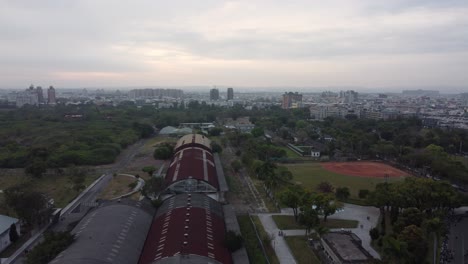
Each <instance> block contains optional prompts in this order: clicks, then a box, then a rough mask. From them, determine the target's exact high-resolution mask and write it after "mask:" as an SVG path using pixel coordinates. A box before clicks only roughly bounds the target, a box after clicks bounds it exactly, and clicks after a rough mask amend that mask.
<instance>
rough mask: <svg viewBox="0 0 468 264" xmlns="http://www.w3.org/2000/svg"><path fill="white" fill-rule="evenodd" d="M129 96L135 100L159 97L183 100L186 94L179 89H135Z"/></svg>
mask: <svg viewBox="0 0 468 264" xmlns="http://www.w3.org/2000/svg"><path fill="white" fill-rule="evenodd" d="M128 95H129V97H130V98H133V99H138V98H158V97H172V98H182V97H183V95H184V92H183V91H182V90H179V89H134V90H131V91H130V92H129V93H128Z"/></svg>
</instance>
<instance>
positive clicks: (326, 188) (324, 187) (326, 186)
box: [317, 181, 335, 193]
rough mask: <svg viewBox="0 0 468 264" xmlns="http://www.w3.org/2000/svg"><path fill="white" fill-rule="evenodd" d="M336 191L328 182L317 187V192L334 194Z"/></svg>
mask: <svg viewBox="0 0 468 264" xmlns="http://www.w3.org/2000/svg"><path fill="white" fill-rule="evenodd" d="M334 189H335V188H334V187H333V185H331V183H329V182H326V181H324V182H321V183H319V184H318V185H317V190H318V191H319V192H321V193H333V191H334Z"/></svg>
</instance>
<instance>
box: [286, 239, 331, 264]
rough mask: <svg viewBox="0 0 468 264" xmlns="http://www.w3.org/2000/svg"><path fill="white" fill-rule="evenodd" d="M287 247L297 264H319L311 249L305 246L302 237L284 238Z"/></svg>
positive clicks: (305, 240)
mask: <svg viewBox="0 0 468 264" xmlns="http://www.w3.org/2000/svg"><path fill="white" fill-rule="evenodd" d="M284 239H286V243H287V244H288V247H289V248H290V249H291V252H292V254H293V255H294V259H295V260H296V261H297V263H298V264H320V263H322V262H321V261H320V259H319V258H318V257H317V256H316V255H315V254H314V252H313V251H312V249H311V248H310V247H309V246H308V245H307V243H308V241H307V238H306V237H303V236H288V237H285V238H284Z"/></svg>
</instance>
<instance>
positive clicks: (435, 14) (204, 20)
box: [0, 0, 468, 87]
mask: <svg viewBox="0 0 468 264" xmlns="http://www.w3.org/2000/svg"><path fill="white" fill-rule="evenodd" d="M466 43H468V3H466V1H462V0H446V1H436V0H414V1H404V0H392V1H375V0H328V1H317V0H314V1H306V0H302V1H279V0H270V1H267V0H258V1H247V0H239V1H215V0H212V1H211V0H200V1H182V0H177V1H162V0H160V1H150V0H137V1H131V2H129V1H115V0H112V1H111V0H101V1H93V0H82V1H52V0H45V1H32V0H30V1H26V0H15V1H13V0H0V57H1V58H2V59H1V61H0V70H2V71H3V72H4V73H5V72H8V73H9V75H8V76H9V77H8V78H5V79H3V80H4V82H5V83H3V84H1V83H0V87H4V86H5V85H14V86H24V85H27V84H28V83H29V82H31V81H30V80H34V79H43V78H44V76H47V78H50V80H51V81H52V82H53V80H54V78H57V80H58V81H60V82H61V83H62V84H63V85H70V86H74V85H75V84H76V83H81V84H86V85H88V84H89V85H94V84H99V85H105V84H106V83H109V84H114V83H116V82H119V83H122V84H126V85H131V84H135V85H148V84H177V82H179V83H180V84H186V85H187V84H191V83H193V84H203V83H212V82H214V81H216V82H218V83H220V82H222V83H225V84H230V83H235V84H236V85H250V84H262V85H275V84H278V83H281V84H285V85H286V84H287V85H307V84H308V83H310V85H311V86H313V85H314V84H315V83H317V82H320V83H322V84H324V85H325V84H327V83H328V84H329V85H335V84H340V85H346V84H347V85H355V84H365V83H368V85H388V86H392V85H396V83H398V85H400V84H401V85H403V84H404V83H403V82H399V81H398V80H395V78H394V76H395V75H398V74H404V75H405V76H406V83H405V85H418V84H427V83H428V80H430V82H431V83H437V84H449V85H466V78H464V77H463V76H464V74H463V73H462V72H460V71H459V70H457V69H458V68H456V67H462V68H467V67H468V61H467V60H464V61H463V60H460V59H458V58H460V56H461V58H466V54H467V53H468V46H467V45H466ZM389 58H391V60H390V59H389ZM389 61H391V63H390V64H389V65H388V66H385V67H382V65H383V62H385V63H388V62H389ZM408 65H412V67H408ZM438 65H440V66H438ZM448 66H450V67H448ZM452 66H453V67H452ZM442 67H445V68H442ZM447 67H448V68H447ZM447 69H453V70H450V71H449V70H447ZM21 72H22V73H21ZM365 72H366V73H367V72H374V73H375V74H374V75H373V76H378V79H377V77H376V78H374V80H372V81H370V80H369V81H366V80H362V79H361V78H362V76H363V73H365ZM434 72H437V73H439V74H432V75H431V76H430V77H428V76H427V74H428V73H434ZM15 73H16V74H15ZM334 74H335V75H340V76H342V77H341V78H340V80H339V81H338V80H337V79H336V78H334V77H333V76H334ZM4 75H5V74H4ZM15 76H16V77H15ZM26 78H27V79H28V80H25V79H26Z"/></svg>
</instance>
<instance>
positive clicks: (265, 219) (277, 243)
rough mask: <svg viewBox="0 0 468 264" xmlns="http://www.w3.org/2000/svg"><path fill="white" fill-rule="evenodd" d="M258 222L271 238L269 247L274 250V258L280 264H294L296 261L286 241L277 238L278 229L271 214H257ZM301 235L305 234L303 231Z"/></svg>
mask: <svg viewBox="0 0 468 264" xmlns="http://www.w3.org/2000/svg"><path fill="white" fill-rule="evenodd" d="M257 215H258V218H259V219H260V222H262V225H263V228H264V229H265V232H267V233H268V234H269V235H270V236H271V237H272V240H271V246H272V247H273V249H274V250H275V253H276V256H277V257H278V260H279V262H280V263H288V264H294V263H296V260H295V259H294V256H293V255H292V253H291V250H289V247H288V244H286V240H285V239H284V238H283V237H282V236H278V231H279V229H278V227H277V226H276V224H275V222H274V221H273V218H271V214H257ZM302 234H305V231H303V230H302Z"/></svg>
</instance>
